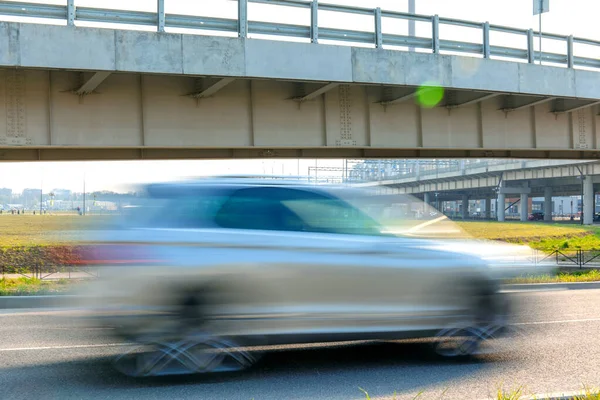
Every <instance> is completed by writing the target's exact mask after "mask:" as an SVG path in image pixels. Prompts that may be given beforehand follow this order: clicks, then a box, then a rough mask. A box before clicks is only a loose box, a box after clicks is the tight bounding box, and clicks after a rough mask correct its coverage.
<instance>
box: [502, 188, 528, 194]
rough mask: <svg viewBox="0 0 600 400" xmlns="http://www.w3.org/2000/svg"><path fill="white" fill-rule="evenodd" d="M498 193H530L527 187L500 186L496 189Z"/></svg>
mask: <svg viewBox="0 0 600 400" xmlns="http://www.w3.org/2000/svg"><path fill="white" fill-rule="evenodd" d="M498 193H499V194H500V193H501V194H521V195H523V194H530V193H531V188H529V187H501V188H499V189H498Z"/></svg>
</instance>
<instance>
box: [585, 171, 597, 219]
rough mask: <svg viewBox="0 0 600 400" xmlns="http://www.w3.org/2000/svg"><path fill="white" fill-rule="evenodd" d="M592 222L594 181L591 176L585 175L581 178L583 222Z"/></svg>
mask: <svg viewBox="0 0 600 400" xmlns="http://www.w3.org/2000/svg"><path fill="white" fill-rule="evenodd" d="M593 223H594V182H592V177H591V176H589V175H588V176H586V177H585V179H584V180H583V224H584V225H592V224H593Z"/></svg>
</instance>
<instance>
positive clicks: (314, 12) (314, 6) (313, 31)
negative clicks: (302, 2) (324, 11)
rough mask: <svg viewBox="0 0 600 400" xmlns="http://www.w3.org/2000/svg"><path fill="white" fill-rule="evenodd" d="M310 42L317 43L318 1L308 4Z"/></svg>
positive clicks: (314, 0)
mask: <svg viewBox="0 0 600 400" xmlns="http://www.w3.org/2000/svg"><path fill="white" fill-rule="evenodd" d="M310 42H311V43H314V44H317V43H319V0H313V1H312V3H311V4H310Z"/></svg>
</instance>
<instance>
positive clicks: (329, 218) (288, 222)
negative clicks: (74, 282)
mask: <svg viewBox="0 0 600 400" xmlns="http://www.w3.org/2000/svg"><path fill="white" fill-rule="evenodd" d="M375 200H376V196H371V194H369V193H367V192H365V191H364V190H356V189H351V188H347V187H329V186H320V185H310V184H307V183H302V182H299V181H285V180H277V179H258V178H256V179H255V178H233V177H232V178H210V179H209V178H207V179H197V180H190V181H184V182H175V183H164V184H151V185H148V186H146V187H145V188H144V190H143V196H141V197H140V202H139V204H137V205H135V206H132V207H129V208H127V209H126V210H124V213H123V215H122V216H121V217H120V218H118V219H117V221H112V222H111V223H110V224H109V225H108V226H104V227H103V228H102V229H96V230H91V231H89V232H85V233H84V234H83V236H81V235H82V234H81V233H77V235H78V239H77V240H78V241H79V242H82V243H81V244H82V246H83V247H82V249H84V250H83V251H82V263H84V264H86V265H102V266H103V269H102V272H101V278H100V279H98V280H96V281H94V282H93V283H91V284H90V285H89V286H86V288H85V290H84V292H83V295H84V296H85V298H86V303H85V305H86V306H87V307H90V308H89V309H90V311H91V313H90V315H91V316H92V318H93V319H94V320H95V321H97V322H98V323H100V324H102V325H104V326H111V327H114V328H115V329H114V333H115V335H118V336H119V337H120V338H123V339H125V340H127V341H129V342H132V343H135V344H137V346H136V347H135V351H131V352H127V353H126V354H123V355H122V356H120V357H119V358H118V360H117V362H116V364H117V367H118V368H119V369H120V370H121V371H123V372H125V373H127V374H130V375H135V376H145V375H160V374H173V373H190V372H210V371H224V370H235V369H240V368H244V367H247V366H249V365H251V364H252V362H253V361H254V355H255V353H254V352H253V351H251V350H248V349H251V348H252V346H256V345H260V346H265V345H274V344H289V343H306V342H327V341H348V340H364V339H402V338H436V339H437V340H436V341H435V343H436V344H435V349H436V351H437V352H438V353H439V354H441V355H444V356H459V355H470V354H473V353H475V352H476V351H477V349H478V346H479V344H480V343H481V341H482V340H484V339H489V338H493V337H494V336H495V335H497V334H498V333H499V332H500V331H501V329H502V328H503V327H504V326H505V324H506V318H507V315H508V304H507V300H506V298H505V297H506V296H505V295H503V294H502V293H500V291H499V284H500V276H499V275H498V274H497V273H496V272H495V270H494V268H493V267H492V266H491V265H490V262H491V261H490V260H485V259H483V258H482V257H479V256H475V255H470V254H468V250H469V246H470V247H471V248H472V244H471V245H469V244H468V243H467V244H466V245H465V242H464V241H461V242H454V243H450V244H449V243H447V242H446V241H444V240H443V238H427V237H426V238H424V237H419V234H418V233H419V232H421V231H427V229H431V228H432V226H435V224H436V223H440V222H443V221H448V220H447V219H445V217H443V216H442V217H440V216H439V215H433V216H432V215H431V214H432V213H426V214H425V215H428V217H427V218H430V219H428V220H414V218H413V217H407V218H406V219H405V220H403V221H401V223H400V225H401V229H400V232H390V231H389V229H387V230H386V227H385V226H383V225H382V224H381V223H379V222H378V219H377V218H376V217H375V216H374V215H375V214H377V211H380V208H381V207H380V206H379V205H377V204H376V201H375ZM398 200H401V201H404V202H405V203H406V204H405V205H406V206H407V207H414V204H416V203H417V202H418V200H416V199H414V198H412V197H408V196H404V197H403V196H398ZM369 204H370V205H371V207H370V208H369V207H368V205H369ZM419 207H423V204H422V203H421V205H420V206H419ZM374 213H375V214H374ZM408 214H410V213H408ZM411 218H412V219H411ZM403 224H404V225H403ZM425 236H427V235H425ZM429 236H431V235H429ZM434 236H435V235H434ZM460 246H462V247H460ZM465 246H466V247H465ZM493 262H495V263H497V262H498V260H493Z"/></svg>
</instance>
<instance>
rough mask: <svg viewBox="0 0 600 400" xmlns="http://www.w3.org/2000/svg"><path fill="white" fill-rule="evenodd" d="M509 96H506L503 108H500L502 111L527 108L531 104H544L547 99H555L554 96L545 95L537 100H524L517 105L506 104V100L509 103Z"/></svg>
mask: <svg viewBox="0 0 600 400" xmlns="http://www.w3.org/2000/svg"><path fill="white" fill-rule="evenodd" d="M509 99H510V96H507V98H506V99H505V100H507V101H505V105H504V107H503V108H501V110H502V111H504V112H511V111H518V110H522V109H524V108H529V107H533V106H537V105H540V104H544V103H547V102H549V101H552V100H555V99H556V97H546V98H543V99H539V100H535V101H529V102H525V103H524V104H519V105H512V106H511V105H507V102H508V103H510V100H509Z"/></svg>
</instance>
